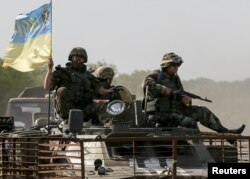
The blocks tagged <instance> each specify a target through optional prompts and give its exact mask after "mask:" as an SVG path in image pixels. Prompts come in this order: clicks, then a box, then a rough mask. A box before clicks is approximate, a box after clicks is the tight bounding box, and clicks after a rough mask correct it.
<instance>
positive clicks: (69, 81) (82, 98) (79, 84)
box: [51, 49, 101, 123]
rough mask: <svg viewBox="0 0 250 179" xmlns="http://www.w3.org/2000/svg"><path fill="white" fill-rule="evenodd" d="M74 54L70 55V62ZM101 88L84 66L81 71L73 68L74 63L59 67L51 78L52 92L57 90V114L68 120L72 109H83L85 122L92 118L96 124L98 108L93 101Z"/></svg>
mask: <svg viewBox="0 0 250 179" xmlns="http://www.w3.org/2000/svg"><path fill="white" fill-rule="evenodd" d="M78 50H79V49H78ZM80 50H82V49H80ZM72 51H73V52H74V49H73V50H72ZM73 52H71V53H70V55H69V60H70V61H71V58H72V54H73V55H74V53H73ZM85 53H86V52H85ZM83 54H84V53H83ZM85 61H87V55H86V60H85ZM100 87H101V86H100V83H99V82H98V80H97V79H96V78H95V77H94V76H93V75H92V74H91V73H90V72H88V71H87V70H86V65H84V64H83V66H82V68H81V69H75V68H73V66H72V62H68V63H67V64H66V67H65V68H63V67H61V66H57V67H56V70H55V71H53V73H52V76H51V90H54V89H55V90H56V95H55V108H56V110H57V113H58V114H59V115H60V117H61V118H63V119H67V118H68V115H69V111H70V109H81V110H83V112H84V121H88V120H89V119H90V118H91V119H92V120H94V121H93V122H94V123H95V120H96V118H97V116H96V115H97V112H96V111H97V110H98V106H97V105H96V104H94V103H93V99H94V97H95V96H96V95H97V91H98V89H99V88H100Z"/></svg>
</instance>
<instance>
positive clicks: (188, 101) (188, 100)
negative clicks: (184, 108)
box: [181, 95, 192, 105]
mask: <svg viewBox="0 0 250 179" xmlns="http://www.w3.org/2000/svg"><path fill="white" fill-rule="evenodd" d="M181 102H182V103H183V104H184V105H190V104H191V102H192V98H190V97H189V96H186V95H185V96H183V97H182V98H181Z"/></svg>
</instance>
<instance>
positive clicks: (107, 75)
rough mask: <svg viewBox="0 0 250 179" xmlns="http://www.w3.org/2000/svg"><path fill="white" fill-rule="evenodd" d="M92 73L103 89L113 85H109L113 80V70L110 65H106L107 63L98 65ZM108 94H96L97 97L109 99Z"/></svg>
mask: <svg viewBox="0 0 250 179" xmlns="http://www.w3.org/2000/svg"><path fill="white" fill-rule="evenodd" d="M93 75H94V76H95V77H96V78H97V79H98V80H99V82H100V83H101V84H102V86H103V87H104V88H105V89H109V88H112V87H114V86H111V83H112V81H113V78H114V75H115V72H114V70H113V68H111V67H110V66H107V65H104V66H100V67H99V68H97V69H96V70H95V71H94V72H93ZM110 96H111V94H108V95H105V96H98V97H99V98H103V99H109V98H110Z"/></svg>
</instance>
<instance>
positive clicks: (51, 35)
mask: <svg viewBox="0 0 250 179" xmlns="http://www.w3.org/2000/svg"><path fill="white" fill-rule="evenodd" d="M50 4H51V6H50V8H51V10H50V12H51V19H50V27H51V36H50V58H52V0H51V1H50ZM48 78H49V104H48V135H49V134H50V102H51V95H50V93H51V89H50V83H51V73H49V76H48Z"/></svg>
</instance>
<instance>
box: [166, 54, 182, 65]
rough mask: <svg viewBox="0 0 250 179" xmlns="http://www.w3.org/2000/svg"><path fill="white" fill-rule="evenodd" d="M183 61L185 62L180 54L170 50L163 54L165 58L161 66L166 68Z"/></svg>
mask: <svg viewBox="0 0 250 179" xmlns="http://www.w3.org/2000/svg"><path fill="white" fill-rule="evenodd" d="M182 63H183V60H182V58H181V57H180V56H178V55H176V54H175V53H173V52H170V53H166V54H165V55H163V58H162V60H161V67H162V68H166V67H168V66H170V65H171V64H177V65H179V66H180V65H181V64H182Z"/></svg>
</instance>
